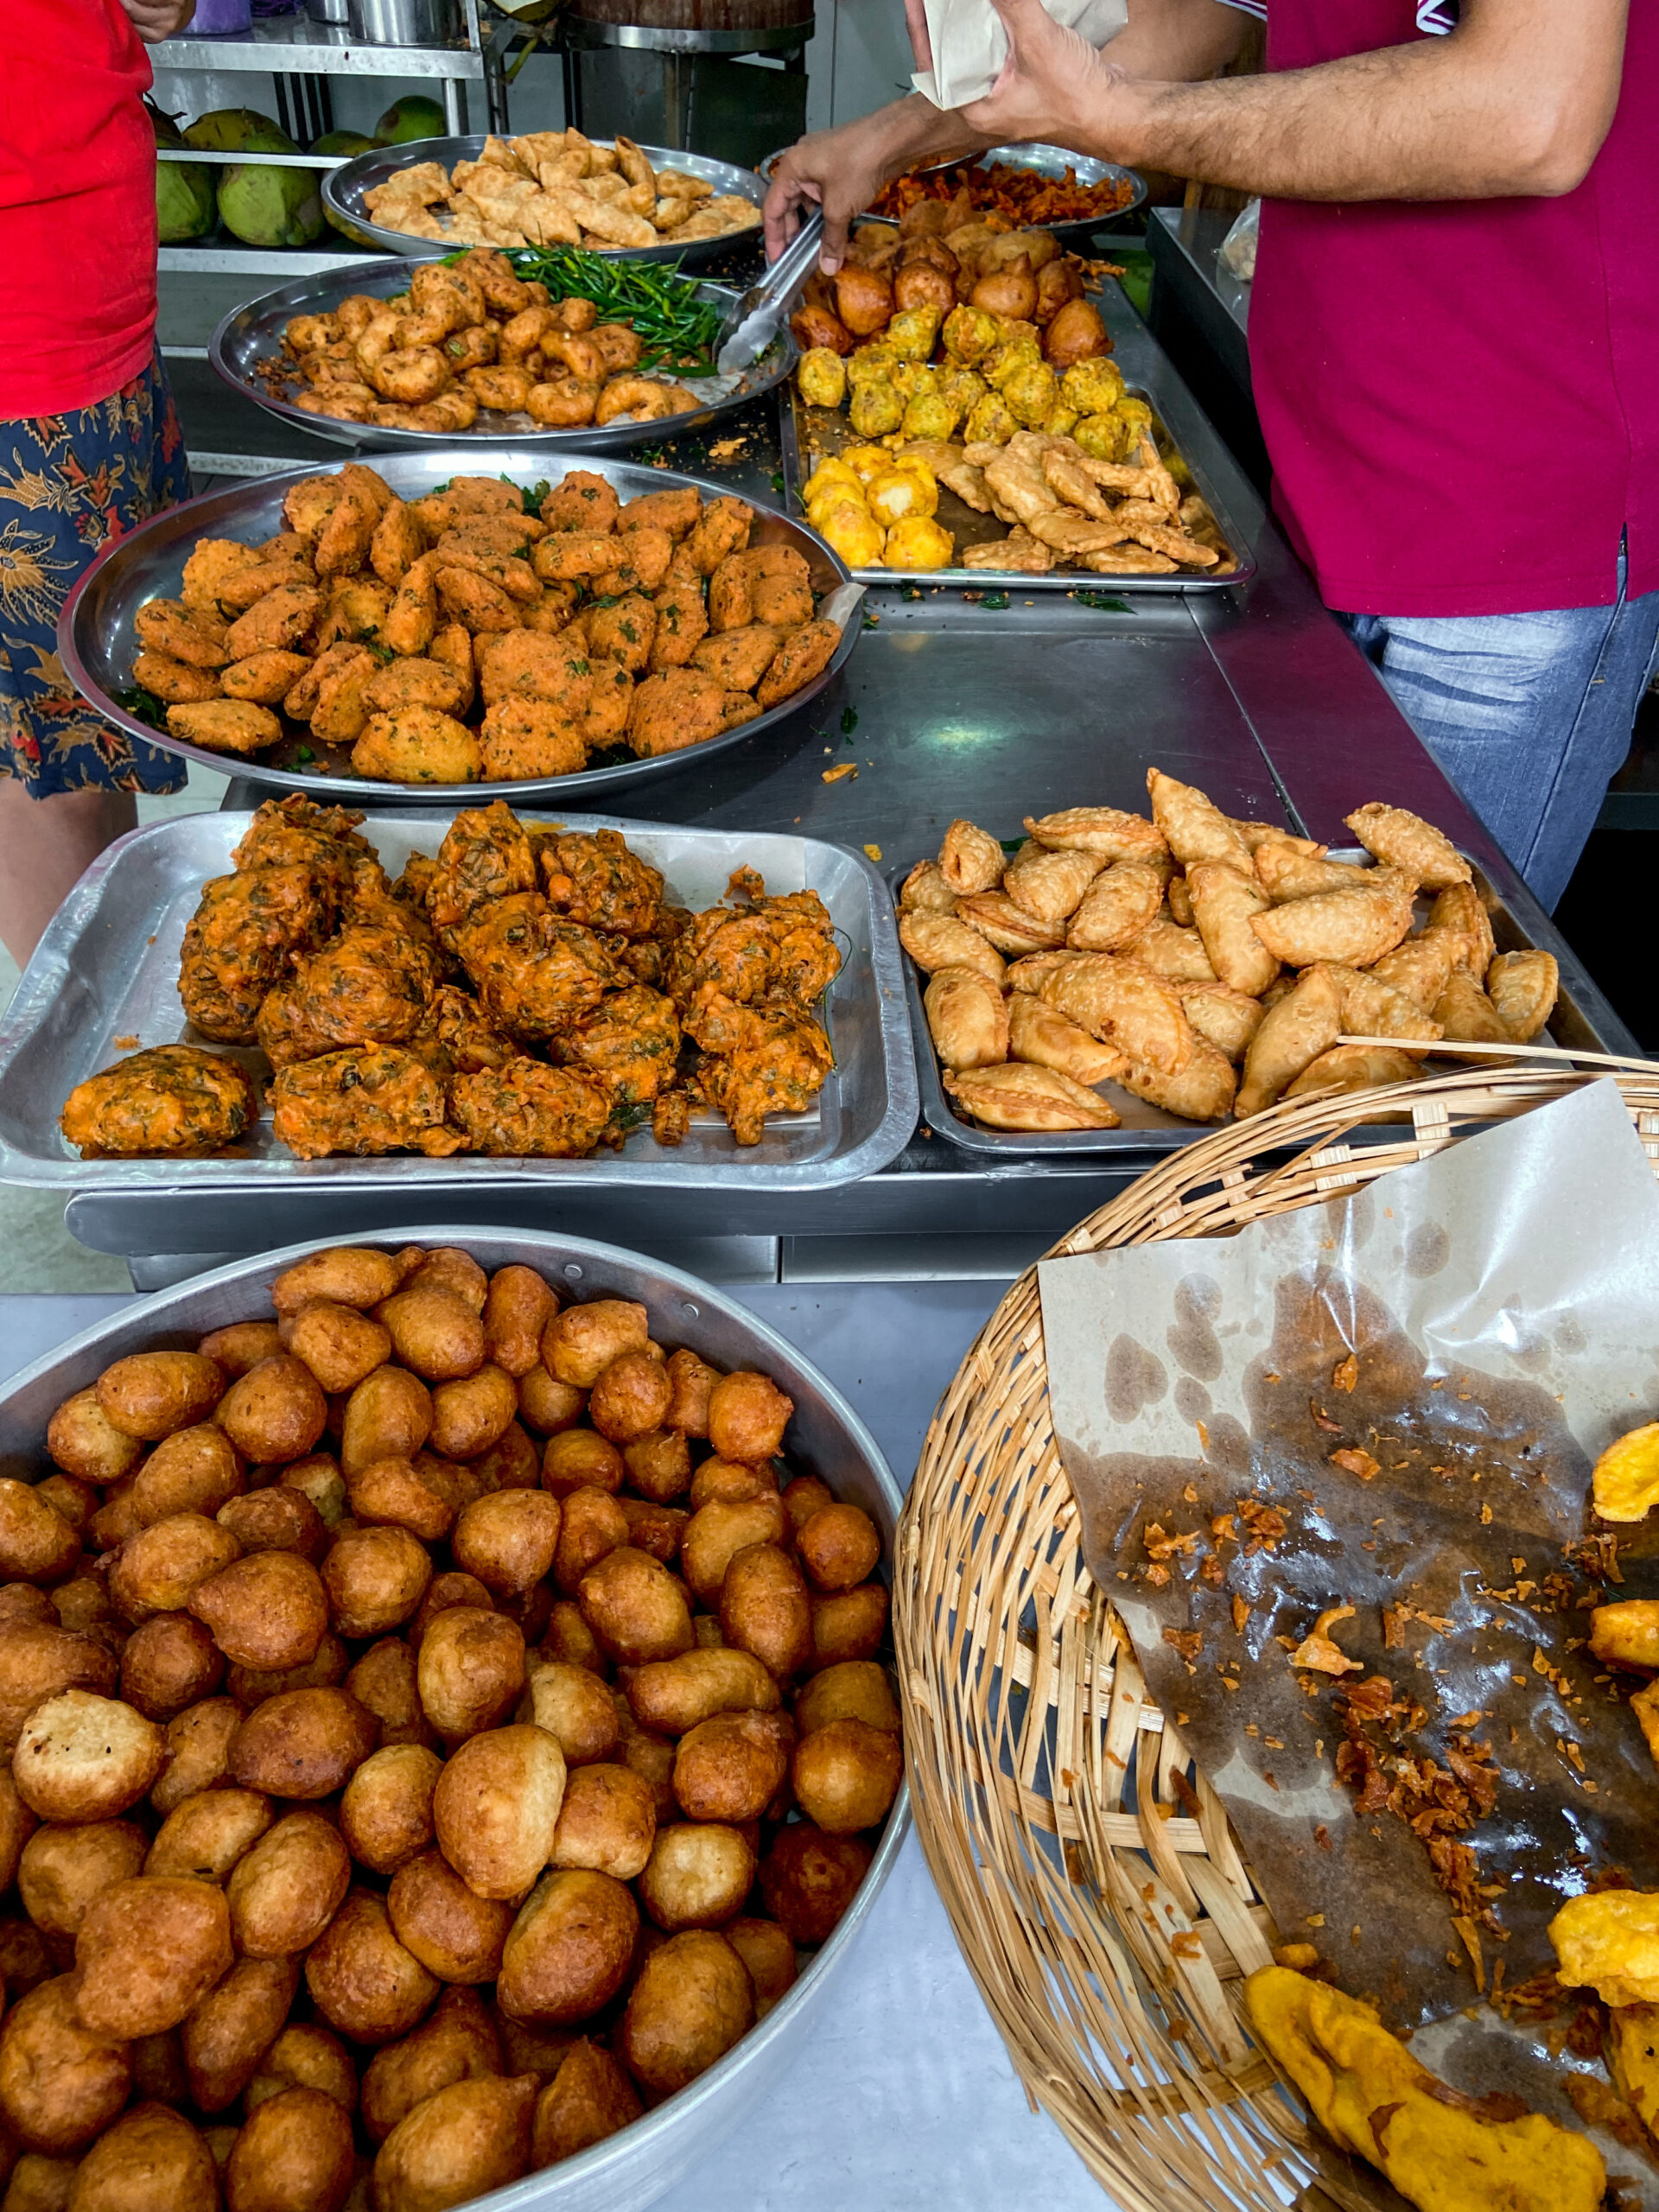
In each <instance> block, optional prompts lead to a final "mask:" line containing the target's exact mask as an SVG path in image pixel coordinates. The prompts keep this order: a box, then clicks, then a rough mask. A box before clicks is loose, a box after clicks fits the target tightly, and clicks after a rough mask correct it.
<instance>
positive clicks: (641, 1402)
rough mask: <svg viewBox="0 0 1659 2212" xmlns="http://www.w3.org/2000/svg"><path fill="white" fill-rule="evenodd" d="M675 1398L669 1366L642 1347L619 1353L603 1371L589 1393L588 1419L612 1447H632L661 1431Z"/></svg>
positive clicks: (595, 1379) (595, 1378) (596, 1377)
mask: <svg viewBox="0 0 1659 2212" xmlns="http://www.w3.org/2000/svg"><path fill="white" fill-rule="evenodd" d="M673 1395H674V1387H673V1384H672V1383H671V1382H670V1380H669V1376H668V1368H667V1365H666V1363H664V1362H663V1361H661V1360H659V1359H657V1358H655V1357H653V1356H652V1353H651V1352H649V1351H645V1349H644V1347H643V1346H641V1347H639V1348H637V1349H633V1350H630V1351H623V1352H619V1353H618V1354H617V1356H616V1357H615V1358H614V1359H613V1360H612V1361H611V1362H610V1363H609V1364H608V1365H607V1366H606V1367H603V1368H601V1370H600V1371H599V1373H598V1375H597V1376H595V1377H594V1386H593V1389H591V1391H590V1392H589V1393H588V1420H589V1421H592V1423H593V1425H594V1427H595V1428H596V1429H597V1430H598V1431H599V1433H600V1434H601V1436H607V1437H609V1439H610V1440H611V1442H612V1443H613V1444H632V1442H633V1440H634V1439H635V1438H636V1437H639V1436H649V1435H650V1434H651V1433H652V1430H653V1429H657V1428H661V1427H662V1426H663V1425H664V1422H665V1421H666V1420H667V1419H668V1409H669V1406H670V1404H671V1401H672V1399H673Z"/></svg>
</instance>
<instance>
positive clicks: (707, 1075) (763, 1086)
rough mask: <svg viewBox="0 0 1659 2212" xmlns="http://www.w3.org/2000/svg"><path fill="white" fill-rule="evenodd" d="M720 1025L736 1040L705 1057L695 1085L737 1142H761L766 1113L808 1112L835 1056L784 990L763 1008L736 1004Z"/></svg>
mask: <svg viewBox="0 0 1659 2212" xmlns="http://www.w3.org/2000/svg"><path fill="white" fill-rule="evenodd" d="M728 1004H729V1002H728ZM723 1011H724V1009H722V1012H723ZM722 1026H723V1028H724V1031H725V1033H727V1034H728V1035H730V1037H731V1038H732V1040H733V1041H732V1043H731V1044H730V1045H729V1046H728V1047H727V1048H726V1049H724V1050H723V1051H722V1052H721V1053H720V1054H719V1055H711V1056H710V1057H709V1058H705V1059H704V1060H703V1062H702V1065H701V1066H700V1067H699V1068H698V1070H697V1072H696V1077H694V1079H693V1080H694V1084H695V1086H696V1089H697V1090H699V1091H700V1092H701V1093H702V1096H704V1097H705V1098H707V1100H708V1101H709V1104H710V1105H711V1106H717V1107H718V1108H719V1109H720V1110H721V1113H722V1114H723V1115H724V1116H726V1119H727V1122H728V1124H729V1126H730V1128H731V1132H732V1135H734V1137H735V1138H736V1140H737V1141H738V1143H739V1144H742V1145H750V1144H759V1143H760V1140H761V1137H762V1136H763V1135H765V1133H766V1116H767V1115H768V1114H804V1112H805V1111H806V1109H807V1108H808V1107H809V1106H810V1104H811V1103H812V1101H813V1100H814V1099H815V1098H816V1097H817V1095H818V1093H819V1091H820V1090H823V1085H824V1082H825V1079H826V1077H828V1076H829V1074H830V1072H831V1071H832V1070H833V1069H834V1067H835V1065H836V1061H835V1055H834V1053H833V1052H831V1051H830V1049H829V1038H828V1037H827V1036H826V1035H825V1033H824V1032H823V1029H822V1028H821V1027H820V1026H819V1025H818V1023H817V1021H815V1020H813V1018H812V1016H811V1015H810V1014H808V1013H807V1011H806V1009H805V1008H804V1007H801V1006H798V1005H797V1004H796V1002H795V1001H794V1000H793V999H791V998H788V997H785V995H782V994H781V993H779V994H778V995H775V996H773V997H772V998H768V999H766V1000H765V1001H763V1002H762V1003H761V1005H760V1006H759V1007H731V1009H730V1012H729V1014H728V1015H727V1018H726V1020H725V1023H724V1024H723V1025H722Z"/></svg>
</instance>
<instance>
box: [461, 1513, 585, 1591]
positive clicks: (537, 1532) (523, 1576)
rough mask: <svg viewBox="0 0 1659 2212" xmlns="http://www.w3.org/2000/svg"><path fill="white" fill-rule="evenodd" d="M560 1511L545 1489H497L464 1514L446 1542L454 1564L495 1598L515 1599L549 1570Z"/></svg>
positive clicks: (556, 1537)
mask: <svg viewBox="0 0 1659 2212" xmlns="http://www.w3.org/2000/svg"><path fill="white" fill-rule="evenodd" d="M559 1519H560V1510H559V1501H558V1500H557V1498H556V1497H550V1495H549V1494H548V1492H547V1491H537V1490H499V1491H493V1492H492V1494H491V1495H490V1496H489V1497H480V1498H475V1499H474V1501H473V1503H471V1504H470V1505H469V1506H467V1507H466V1509H465V1510H463V1511H462V1513H461V1517H460V1519H459V1520H458V1521H457V1522H455V1526H454V1534H453V1535H452V1536H451V1538H450V1549H451V1550H452V1551H453V1552H454V1557H455V1564H456V1566H457V1567H461V1568H462V1569H464V1570H465V1572H466V1573H468V1574H475V1575H476V1576H477V1577H478V1579H479V1580H480V1582H481V1583H482V1584H483V1585H484V1586H485V1588H486V1589H487V1590H491V1591H493V1592H495V1594H496V1595H497V1596H498V1597H518V1596H521V1595H522V1594H523V1593H524V1592H525V1591H527V1590H531V1589H533V1588H534V1587H535V1586H536V1585H537V1583H538V1582H540V1581H542V1580H544V1579H545V1577H546V1576H547V1574H548V1573H550V1570H551V1568H552V1565H553V1555H554V1554H555V1552H556V1550H557V1548H558V1541H559Z"/></svg>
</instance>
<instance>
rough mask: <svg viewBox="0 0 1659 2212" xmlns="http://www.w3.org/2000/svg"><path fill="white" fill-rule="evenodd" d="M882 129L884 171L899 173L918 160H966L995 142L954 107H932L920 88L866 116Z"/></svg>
mask: <svg viewBox="0 0 1659 2212" xmlns="http://www.w3.org/2000/svg"><path fill="white" fill-rule="evenodd" d="M868 119H869V121H870V123H871V124H875V125H877V126H879V127H880V131H881V151H882V156H883V159H884V162H885V163H887V164H890V166H888V168H887V174H888V175H890V176H899V175H902V174H903V172H904V171H905V170H906V169H907V168H914V167H915V166H916V164H917V163H918V162H950V161H966V160H967V159H968V158H969V156H972V155H974V154H982V153H984V152H985V150H986V149H987V148H988V147H990V146H993V145H995V143H996V141H995V139H994V138H988V137H986V135H985V133H984V132H983V131H982V130H973V129H971V128H970V127H969V124H967V123H965V122H964V121H963V118H962V116H961V114H960V112H959V111H957V110H956V109H955V108H938V107H935V106H934V105H933V103H932V101H931V100H928V99H923V98H922V95H921V94H920V93H919V92H910V93H907V94H906V97H905V98H904V99H901V100H894V101H893V105H892V106H891V107H885V108H880V109H878V110H877V111H876V112H875V114H874V115H873V116H871V117H870V118H868Z"/></svg>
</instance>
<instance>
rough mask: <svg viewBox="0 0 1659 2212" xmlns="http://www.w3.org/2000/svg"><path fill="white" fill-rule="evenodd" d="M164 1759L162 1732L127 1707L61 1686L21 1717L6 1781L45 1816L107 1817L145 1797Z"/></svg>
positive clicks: (75, 1819) (76, 1819) (68, 1818)
mask: <svg viewBox="0 0 1659 2212" xmlns="http://www.w3.org/2000/svg"><path fill="white" fill-rule="evenodd" d="M165 1757H166V1748H165V1745H164V1743H163V1740H162V1732H161V1730H160V1729H159V1728H158V1727H156V1725H155V1723H154V1722H153V1721H150V1720H146V1719H145V1718H144V1716H143V1713H136V1712H135V1711H134V1710H133V1708H132V1707H131V1706H130V1705H124V1704H122V1703H121V1702H120V1700H118V1699H115V1698H106V1697H96V1696H94V1695H93V1694H92V1692H90V1691H88V1690H61V1691H60V1692H59V1694H57V1695H56V1696H55V1697H48V1698H47V1699H46V1700H43V1702H41V1704H40V1705H37V1706H36V1707H35V1710H34V1711H33V1712H32V1713H30V1714H29V1718H28V1719H27V1720H26V1721H25V1723H24V1725H23V1728H22V1733H21V1734H20V1736H19V1737H18V1739H17V1747H16V1751H14V1752H13V1754H12V1763H11V1771H12V1779H13V1781H14V1783H16V1789H17V1794H18V1795H19V1796H21V1797H22V1801H23V1802H24V1803H25V1804H26V1805H27V1806H28V1807H29V1810H30V1811H31V1812H33V1813H36V1814H38V1815H40V1817H41V1820H43V1821H69V1822H73V1823H79V1822H81V1821H108V1820H113V1819H115V1818H116V1817H117V1816H118V1815H119V1814H122V1813H124V1812H125V1811H126V1810H127V1808H128V1807H129V1806H130V1805H136V1804H137V1802H138V1800H139V1799H140V1798H141V1797H142V1796H144V1795H145V1793H146V1792H147V1791H148V1789H149V1786H150V1784H151V1783H153V1782H154V1781H155V1779H156V1776H157V1774H159V1773H160V1771H161V1769H162V1760H163V1759H164V1758H165Z"/></svg>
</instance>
